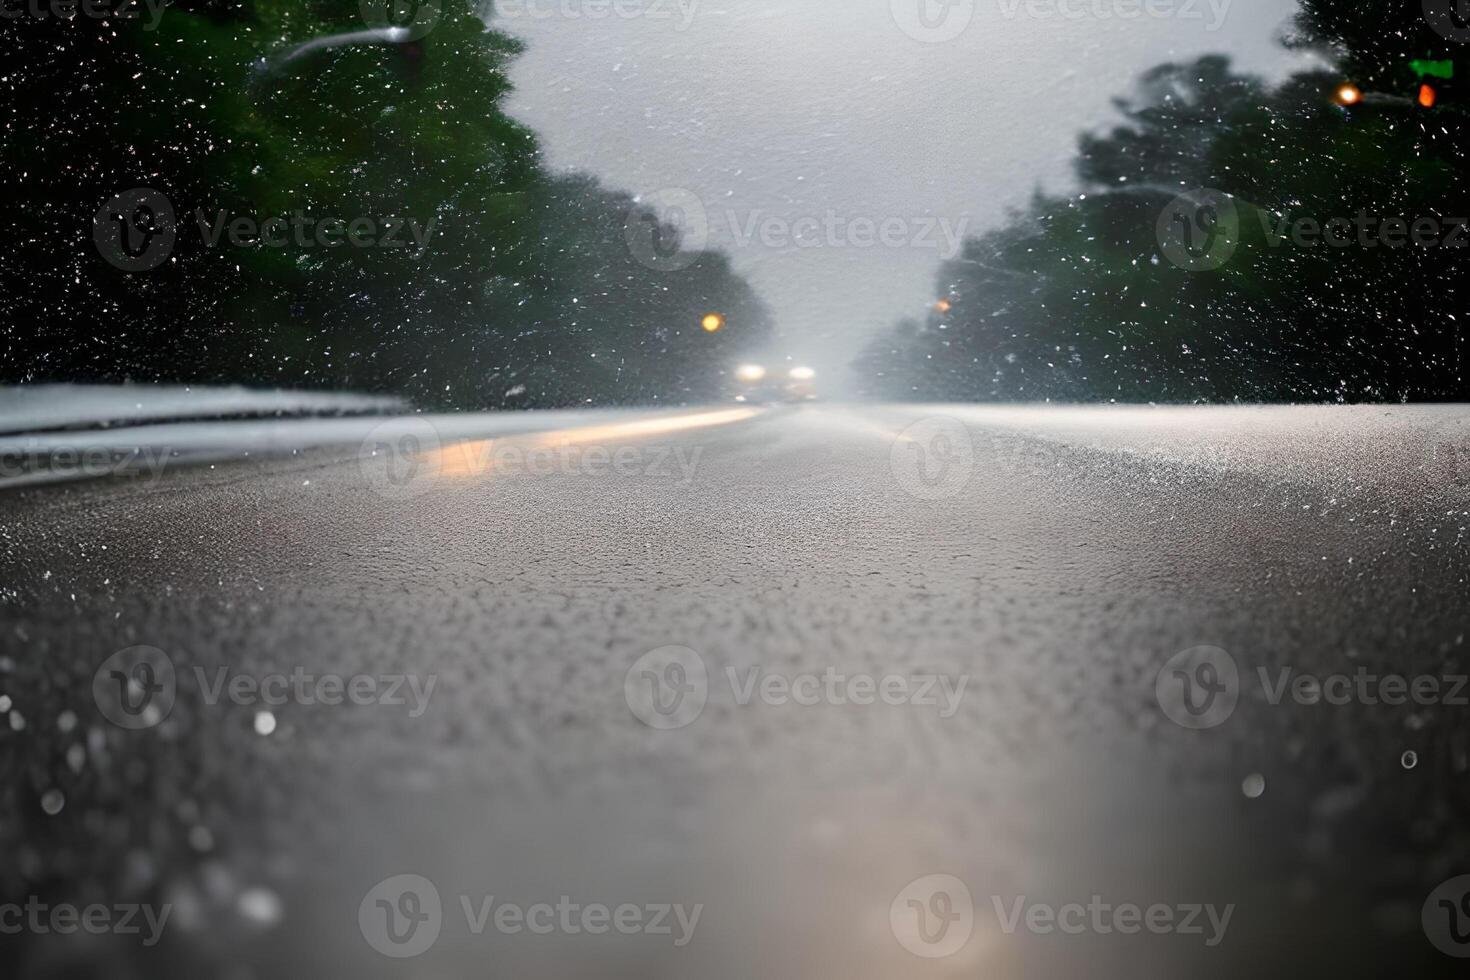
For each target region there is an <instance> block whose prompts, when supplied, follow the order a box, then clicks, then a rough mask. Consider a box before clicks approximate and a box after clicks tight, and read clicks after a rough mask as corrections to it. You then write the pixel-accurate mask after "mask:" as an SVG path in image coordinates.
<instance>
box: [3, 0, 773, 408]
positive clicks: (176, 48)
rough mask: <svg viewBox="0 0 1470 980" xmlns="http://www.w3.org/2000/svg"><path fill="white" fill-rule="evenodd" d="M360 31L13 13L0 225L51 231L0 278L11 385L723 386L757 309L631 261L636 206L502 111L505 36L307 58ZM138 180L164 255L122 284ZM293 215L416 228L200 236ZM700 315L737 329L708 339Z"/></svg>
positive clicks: (189, 15) (481, 27) (325, 20)
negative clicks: (152, 193)
mask: <svg viewBox="0 0 1470 980" xmlns="http://www.w3.org/2000/svg"><path fill="white" fill-rule="evenodd" d="M367 26H368V25H366V24H365V23H364V21H363V15H362V12H361V11H360V9H359V6H358V4H357V3H356V2H355V0H317V2H314V3H307V4H302V3H300V2H296V0H254V2H252V3H246V4H209V3H206V4H179V5H176V6H172V7H169V8H167V9H166V10H165V12H164V13H163V15H162V17H161V18H160V19H159V20H158V22H157V25H156V29H148V28H147V27H145V26H144V25H143V24H141V23H139V22H136V21H135V22H111V21H109V22H99V21H96V20H88V19H83V18H78V19H77V21H75V22H72V23H70V24H64V25H63V24H59V23H55V22H52V23H38V22H34V21H32V22H26V21H20V22H15V21H12V22H8V24H7V28H8V29H11V30H14V31H16V32H18V35H19V37H18V41H19V44H20V46H21V48H22V53H23V57H22V58H21V60H20V64H21V65H22V66H23V67H22V68H20V69H18V70H17V71H16V73H15V77H13V78H12V79H11V81H12V82H13V83H14V89H13V91H14V98H13V100H12V101H10V102H9V104H7V105H5V107H4V108H5V122H6V125H7V129H8V131H10V132H13V133H23V134H26V138H25V139H24V140H23V141H19V142H20V148H19V150H18V152H16V153H11V152H10V151H9V149H7V154H6V159H5V164H4V167H5V169H6V170H7V171H8V176H11V177H12V178H13V181H12V183H15V184H19V185H20V186H21V187H22V188H23V190H22V192H21V193H22V200H21V202H20V213H22V214H28V213H35V214H39V215H44V216H45V224H46V226H47V231H46V233H45V234H41V235H30V236H24V241H23V242H22V247H21V249H19V250H18V252H17V253H16V254H14V255H13V256H12V259H11V261H9V262H6V263H4V265H3V266H0V273H3V274H4V275H5V277H6V279H7V280H8V281H7V285H8V286H13V287H15V288H14V289H13V290H11V289H7V293H9V294H10V295H12V296H14V297H16V301H15V305H14V307H13V308H12V313H13V317H12V318H11V325H10V326H8V327H6V328H5V329H4V333H3V335H0V336H3V342H4V345H5V353H4V356H3V357H0V370H4V371H5V373H6V376H7V377H8V379H9V380H42V379H50V380H118V379H123V378H131V379H138V380H141V379H158V380H182V381H232V382H239V381H245V382H255V383H266V384H280V385H289V386H320V387H350V388H356V389H364V390H379V391H396V392H401V393H406V394H409V395H411V396H413V397H415V398H416V399H418V400H420V401H421V402H425V403H430V404H438V405H451V406H463V407H499V406H551V405H569V404H583V403H587V402H597V403H608V402H650V401H660V400H669V401H680V400H689V399H698V398H703V397H709V396H711V395H713V394H714V393H716V392H718V391H719V372H720V370H721V369H722V368H723V367H724V366H725V356H726V355H729V354H730V353H731V351H732V350H734V349H738V348H739V347H740V346H741V345H743V344H755V343H759V342H760V341H761V340H762V339H763V338H764V336H765V334H766V333H767V331H768V330H769V323H768V318H767V314H766V312H765V310H764V309H763V308H762V307H761V306H760V304H759V303H758V302H756V301H755V299H754V297H753V296H751V294H750V291H749V288H748V286H747V285H746V284H745V283H744V282H743V281H742V280H741V279H739V277H737V276H735V275H733V274H732V273H731V272H730V270H729V269H728V266H727V265H726V264H725V263H724V262H723V260H721V259H719V258H718V257H717V256H713V255H705V256H701V257H700V258H699V260H698V261H696V262H694V263H693V266H692V268H691V269H689V270H688V271H685V272H682V273H671V274H660V273H656V272H654V271H652V270H649V269H645V268H643V267H641V266H639V265H637V263H636V262H635V261H634V260H633V258H632V256H631V254H630V252H629V249H628V247H627V244H626V242H625V241H624V240H623V236H622V226H623V223H624V221H625V220H626V217H627V215H628V213H629V212H630V211H631V210H632V209H633V207H634V205H633V202H632V201H631V200H630V199H629V198H627V197H626V196H625V195H618V194H613V193H610V192H607V191H604V190H602V189H601V188H599V187H597V186H596V184H595V183H594V182H591V181H588V180H581V179H568V178H553V177H552V176H550V175H548V174H547V173H546V171H545V168H544V166H543V164H542V162H541V159H540V155H539V151H538V148H537V144H536V140H535V137H534V135H533V134H532V133H531V132H530V131H529V130H527V129H526V128H525V127H524V126H522V125H520V124H519V123H517V122H515V121H514V120H512V119H510V118H509V117H508V116H506V115H505V114H504V112H503V111H502V110H501V109H500V104H501V102H502V101H503V99H504V98H505V96H506V94H507V93H508V92H509V91H510V82H509V80H508V78H507V70H508V67H509V66H510V64H511V62H512V60H513V59H514V57H515V56H516V55H517V54H518V53H519V51H520V45H519V43H518V42H517V41H515V40H514V39H512V38H510V37H508V36H506V35H504V34H501V33H498V32H496V31H493V30H490V29H487V26H486V24H485V23H484V22H483V21H482V20H480V19H479V18H478V17H476V16H474V15H473V14H472V13H471V12H470V10H469V8H468V7H467V6H466V5H465V4H464V3H463V2H459V3H456V2H454V0H449V2H446V3H445V4H444V5H443V9H442V16H441V17H440V18H439V19H438V21H437V23H436V24H435V25H434V27H433V29H432V30H430V31H428V32H427V33H426V34H423V36H422V37H416V38H414V39H412V40H410V41H407V42H404V41H402V39H394V40H395V41H396V43H381V42H380V43H372V42H367V41H362V40H358V41H356V42H355V43H341V44H336V45H331V46H326V47H323V48H321V49H319V50H313V49H303V48H302V47H301V46H302V45H303V44H304V43H305V42H310V41H312V40H313V39H323V38H342V37H344V36H346V35H350V34H352V33H354V32H361V31H363V30H364V29H365V27H367ZM302 52H305V53H302ZM293 55H295V56H294V57H293ZM73 79H80V84H79V85H77V84H75V83H74V82H73V81H72V80H73ZM48 96H49V97H50V104H49V105H48V104H47V102H46V97H48ZM58 103H59V104H58ZM22 174H25V175H27V179H26V180H24V181H21V180H20V179H19V178H20V176H21V175H22ZM37 175H39V179H36V177H37ZM134 187H148V188H153V189H155V190H157V191H160V192H162V193H163V194H164V195H165V196H166V197H167V198H168V200H169V201H170V203H171V204H172V206H173V209H174V211H175V212H176V214H177V217H178V236H177V243H176V244H175V246H174V248H173V249H172V252H171V254H170V256H169V260H168V262H167V263H166V264H164V265H163V266H161V267H160V268H157V269H154V270H151V271H147V272H133V273H123V272H119V271H117V270H115V269H113V268H111V267H109V266H108V265H107V264H106V263H105V262H103V261H101V258H100V256H98V254H97V252H96V250H95V249H94V248H93V247H92V242H91V240H90V239H91V223H92V216H93V214H94V213H95V212H96V210H97V208H98V206H99V205H100V204H101V203H102V202H103V201H106V200H107V199H108V198H109V197H110V196H111V195H113V194H116V193H118V192H119V191H123V190H127V189H130V188H134ZM293 215H300V216H302V217H304V218H306V219H310V220H312V221H313V222H315V221H321V220H323V219H341V220H342V221H343V222H344V223H346V222H351V221H352V220H353V219H372V220H373V222H374V223H375V227H376V228H378V229H381V228H382V227H383V223H384V222H385V221H386V220H397V221H411V222H414V223H416V224H417V226H418V227H419V228H421V229H431V232H430V234H429V236H428V239H427V242H426V244H425V245H424V247H422V248H419V247H416V246H414V244H413V243H412V242H407V245H406V247H401V248H390V247H354V246H347V245H337V246H334V247H322V246H320V245H318V244H315V243H311V244H307V245H304V246H303V245H301V244H299V243H298V242H295V241H291V242H288V243H287V244H286V245H284V246H283V247H277V246H273V245H270V244H265V243H261V242H250V243H246V244H243V245H236V244H230V243H229V241H228V240H227V239H226V240H225V241H223V242H211V241H210V234H211V233H213V232H215V231H216V230H217V229H218V228H220V227H223V228H225V229H228V227H229V222H231V221H232V220H233V219H235V218H238V217H242V216H243V217H246V218H249V219H251V220H252V221H253V222H257V223H258V222H263V221H265V220H267V219H271V218H284V219H287V220H288V221H289V220H290V219H291V218H292V216H293ZM670 233H671V234H672V232H670ZM226 235H228V231H226ZM396 237H397V239H398V240H400V241H406V240H407V238H408V236H407V235H398V236H396ZM710 309H719V310H721V311H724V312H726V313H727V315H729V316H730V324H731V326H730V328H729V329H728V331H727V332H726V333H725V334H722V335H721V336H720V337H719V338H716V339H713V340H706V338H703V337H698V336H696V335H697V334H698V333H699V331H698V322H699V316H700V315H702V314H703V313H704V312H707V311H708V310H710ZM22 324H26V325H27V326H22ZM695 341H705V342H703V343H697V342H695Z"/></svg>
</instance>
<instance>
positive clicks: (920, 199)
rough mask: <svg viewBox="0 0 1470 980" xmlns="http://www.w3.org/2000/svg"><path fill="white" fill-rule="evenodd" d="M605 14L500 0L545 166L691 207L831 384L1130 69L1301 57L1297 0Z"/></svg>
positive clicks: (1042, 171)
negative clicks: (1290, 46) (1294, 49)
mask: <svg viewBox="0 0 1470 980" xmlns="http://www.w3.org/2000/svg"><path fill="white" fill-rule="evenodd" d="M611 3H612V0H499V4H498V9H499V11H500V13H499V16H498V20H497V26H499V27H500V28H501V29H505V30H509V31H511V32H512V33H515V34H518V35H519V36H521V37H522V38H524V39H525V40H526V41H527V42H528V46H529V50H528V51H527V53H526V54H525V55H524V56H522V57H521V59H520V60H519V61H518V63H517V64H516V67H515V70H514V79H515V82H516V85H517V88H518V90H517V92H516V94H515V95H514V96H513V97H512V100H511V103H510V108H511V111H512V113H513V114H514V115H515V116H517V117H518V118H520V119H522V120H523V121H525V122H526V123H528V124H529V125H531V126H532V127H534V128H535V129H536V131H537V132H538V133H539V134H540V135H541V138H542V142H543V146H544V147H545V149H546V151H547V153H548V157H549V161H550V163H551V165H552V166H553V167H556V168H559V169H577V170H584V171H589V172H591V173H593V174H596V175H597V176H599V177H600V178H602V179H603V180H604V182H606V183H607V184H609V185H611V186H614V187H619V188H623V189H626V190H629V191H632V192H634V193H638V194H643V195H649V194H658V192H661V191H667V190H668V189H683V190H687V191H690V192H692V193H693V195H695V197H696V198H697V199H698V200H699V201H700V202H701V203H702V204H703V206H704V208H705V211H706V213H707V215H708V226H709V229H710V236H709V237H710V243H711V245H712V246H714V247H719V248H722V249H724V250H726V251H727V252H729V254H730V255H731V256H732V258H733V259H734V262H735V266H736V268H737V269H738V270H739V271H740V272H741V273H743V274H744V275H746V276H747V277H748V278H749V279H750V281H751V282H752V283H753V284H754V285H755V287H756V288H757V289H758V290H759V291H760V292H761V294H762V295H763V296H764V297H765V298H766V301H767V302H768V303H769V304H770V305H771V308H772V310H773V311H774V313H775V315H776V318H777V322H778V326H779V328H780V329H781V331H782V335H783V336H782V341H781V350H780V352H779V353H781V354H790V355H792V356H793V357H795V358H797V359H799V360H803V361H807V362H810V363H812V364H813V365H814V366H816V367H817V368H818V369H819V370H822V371H824V373H826V374H827V376H829V377H831V378H833V379H834V380H835V378H837V377H839V376H841V374H842V373H843V372H844V370H845V368H846V366H847V363H848V361H850V360H851V357H852V355H853V353H854V352H855V351H856V350H857V349H858V348H859V347H860V346H861V344H862V343H863V342H864V341H865V340H866V339H868V338H869V337H871V336H872V335H873V333H874V332H875V331H877V330H880V329H882V328H883V327H885V326H887V325H889V324H891V323H892V322H894V321H895V320H896V319H897V318H898V317H900V316H902V315H904V314H909V313H915V312H919V313H922V312H923V310H924V308H925V307H926V306H927V305H928V304H930V303H931V302H932V301H933V299H934V297H933V296H932V293H933V291H934V282H935V273H936V270H937V268H938V265H939V263H940V261H941V259H942V258H943V257H944V256H945V255H947V254H948V253H949V251H950V249H951V246H950V244H949V241H950V240H949V239H947V238H946V235H945V230H946V229H947V230H948V231H949V232H950V233H951V235H953V234H955V233H961V232H965V233H969V234H971V235H973V234H975V233H978V232H981V231H983V230H985V229H986V228H987V227H991V226H994V225H995V224H997V223H999V222H1000V221H1002V220H1003V219H1004V217H1005V214H1006V210H1007V209H1008V208H1011V207H1015V206H1019V205H1022V204H1024V203H1025V201H1026V199H1027V198H1028V197H1029V195H1030V194H1031V192H1032V190H1033V189H1034V188H1035V187H1036V186H1037V185H1038V184H1040V185H1043V186H1045V187H1047V188H1048V189H1052V190H1063V189H1066V188H1067V187H1069V186H1070V183H1071V176H1070V175H1071V169H1070V167H1071V159H1072V154H1073V148H1074V146H1075V143H1076V137H1077V134H1078V132H1079V131H1080V130H1082V129H1094V128H1096V127H1098V126H1099V125H1101V124H1105V123H1107V122H1108V121H1110V120H1111V119H1113V118H1114V111H1113V109H1112V106H1111V100H1112V99H1113V98H1114V97H1116V96H1118V95H1122V94H1126V93H1127V92H1128V91H1129V90H1130V86H1131V83H1132V81H1133V80H1134V79H1135V78H1136V76H1137V75H1138V74H1139V73H1140V72H1141V71H1143V70H1145V69H1147V68H1150V67H1152V66H1154V65H1156V64H1159V63H1161V62H1164V61H1169V60H1183V59H1188V58H1191V57H1193V56H1195V55H1198V54H1201V53H1204V52H1216V51H1218V52H1223V53H1226V54H1229V55H1231V56H1232V57H1233V58H1234V59H1235V61H1236V64H1237V66H1238V67H1240V68H1243V69H1246V70H1249V71H1253V72H1257V73H1260V74H1264V75H1268V76H1273V77H1274V76H1279V75H1281V74H1283V73H1285V72H1286V71H1289V70H1291V69H1292V68H1293V67H1295V66H1296V65H1297V64H1299V61H1298V60H1296V58H1295V56H1293V55H1291V54H1288V53H1287V52H1285V51H1283V50H1282V48H1281V47H1280V45H1279V44H1278V43H1277V39H1278V37H1279V35H1280V31H1281V30H1282V28H1283V26H1284V25H1285V24H1286V22H1287V20H1288V18H1289V17H1290V15H1291V14H1292V12H1293V11H1294V10H1295V2H1294V0H617V3H618V8H613V7H610V6H609V7H608V12H606V13H605V14H604V15H603V16H601V17H594V16H592V15H593V14H594V13H596V12H598V11H599V10H602V9H603V7H604V6H605V5H609V4H611ZM1145 3H1146V4H1147V8H1146V9H1151V10H1152V11H1154V15H1149V14H1147V13H1145V14H1143V15H1142V16H1138V17H1135V18H1131V19H1125V18H1124V17H1123V16H1120V15H1123V14H1127V13H1129V12H1131V11H1134V10H1138V9H1140V8H1144V6H1145ZM921 4H923V5H927V6H926V7H924V8H921ZM946 4H948V6H946ZM1059 4H1060V6H1058V5H1059ZM681 5H682V6H681ZM619 8H620V9H621V10H622V15H619V14H617V13H614V12H612V11H613V10H615V9H619ZM924 9H927V11H928V13H929V16H928V17H927V19H926V18H924V17H921V13H922V12H923V10H924ZM967 18H968V21H967ZM962 27H963V30H960V28H962ZM957 31H958V33H957V35H956V36H953V37H949V35H952V34H956V32H957ZM802 219H805V221H804V222H802V223H801V224H797V222H798V221H801V220H802ZM925 219H930V220H925ZM866 222H872V225H873V226H875V227H878V228H881V226H882V225H883V224H884V223H885V222H887V223H888V225H889V235H888V238H889V244H888V245H884V244H882V243H881V242H880V243H878V244H875V245H874V246H872V247H867V248H864V247H859V243H861V242H863V241H865V240H867V237H868V235H869V234H872V237H873V238H875V239H876V238H877V237H878V236H877V234H876V233H874V232H869V231H868V227H869V226H868V225H867V224H866ZM732 225H733V227H732ZM798 240H799V241H801V242H807V243H811V242H815V243H816V244H815V245H814V246H811V247H797V241H798Z"/></svg>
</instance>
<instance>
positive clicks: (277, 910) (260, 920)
mask: <svg viewBox="0 0 1470 980" xmlns="http://www.w3.org/2000/svg"><path fill="white" fill-rule="evenodd" d="M235 908H236V909H238V910H239V912H240V917H241V918H242V919H244V920H245V921H246V922H249V923H250V924H252V925H256V926H265V927H269V926H273V925H275V924H276V923H277V922H280V921H281V900H280V899H279V898H278V897H276V893H275V892H273V891H271V890H270V889H269V888H247V889H245V890H244V891H243V892H241V893H240V897H239V899H237V900H236V902H235Z"/></svg>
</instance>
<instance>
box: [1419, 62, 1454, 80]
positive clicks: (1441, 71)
mask: <svg viewBox="0 0 1470 980" xmlns="http://www.w3.org/2000/svg"><path fill="white" fill-rule="evenodd" d="M1409 67H1410V68H1412V69H1414V74H1416V75H1418V76H1419V77H1420V78H1425V77H1429V78H1454V77H1455V63H1454V61H1453V60H1451V59H1449V58H1446V59H1444V60H1443V61H1430V60H1429V59H1427V58H1415V59H1414V60H1413V61H1411V62H1409Z"/></svg>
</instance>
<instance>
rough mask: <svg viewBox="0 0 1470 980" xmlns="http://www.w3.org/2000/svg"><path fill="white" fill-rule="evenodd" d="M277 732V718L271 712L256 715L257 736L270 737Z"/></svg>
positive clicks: (258, 712)
mask: <svg viewBox="0 0 1470 980" xmlns="http://www.w3.org/2000/svg"><path fill="white" fill-rule="evenodd" d="M275 730H276V716H275V715H273V714H271V713H270V712H269V711H257V712H256V713H255V734H257V735H269V734H270V733H271V732H273V731H275Z"/></svg>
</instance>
